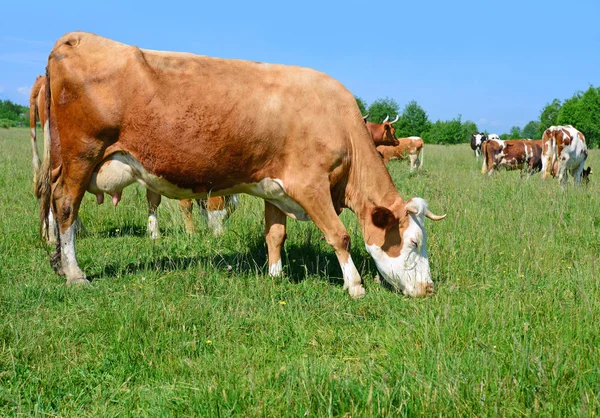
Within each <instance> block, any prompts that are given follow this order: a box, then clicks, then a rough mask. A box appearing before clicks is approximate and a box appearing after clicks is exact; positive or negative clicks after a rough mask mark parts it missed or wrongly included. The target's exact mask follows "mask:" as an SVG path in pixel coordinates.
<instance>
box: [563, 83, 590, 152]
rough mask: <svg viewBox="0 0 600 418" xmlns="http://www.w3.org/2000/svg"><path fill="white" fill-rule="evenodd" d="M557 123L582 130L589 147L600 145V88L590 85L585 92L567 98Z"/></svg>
mask: <svg viewBox="0 0 600 418" xmlns="http://www.w3.org/2000/svg"><path fill="white" fill-rule="evenodd" d="M557 123H558V124H560V125H573V126H574V127H575V128H577V129H578V130H580V131H581V132H582V133H583V134H584V135H585V139H586V143H587V145H588V147H589V148H592V147H595V146H600V88H594V87H592V86H590V87H589V88H588V89H587V90H586V91H585V92H584V93H583V92H577V93H575V94H574V95H573V97H571V98H570V99H567V100H565V102H564V103H563V105H562V107H561V109H560V112H559V114H558V118H557Z"/></svg>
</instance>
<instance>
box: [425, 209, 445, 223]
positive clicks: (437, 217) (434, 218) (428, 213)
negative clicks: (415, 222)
mask: <svg viewBox="0 0 600 418" xmlns="http://www.w3.org/2000/svg"><path fill="white" fill-rule="evenodd" d="M425 216H426V217H428V218H429V219H431V220H432V221H441V220H442V219H444V218H445V217H446V215H445V214H444V215H441V216H440V215H434V214H433V213H432V212H431V211H430V210H429V209H427V210H426V211H425Z"/></svg>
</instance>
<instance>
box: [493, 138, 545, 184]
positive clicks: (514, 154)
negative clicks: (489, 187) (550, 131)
mask: <svg viewBox="0 0 600 418" xmlns="http://www.w3.org/2000/svg"><path fill="white" fill-rule="evenodd" d="M481 151H482V153H483V165H482V167H481V173H482V174H487V175H489V176H491V175H492V173H493V172H494V171H496V170H498V169H499V168H505V169H506V170H521V172H522V173H523V172H526V173H527V175H528V176H531V175H532V174H534V173H537V172H538V171H540V170H541V169H542V141H541V140H537V141H532V140H528V139H507V140H501V139H488V140H487V141H485V142H484V143H483V145H482V147H481Z"/></svg>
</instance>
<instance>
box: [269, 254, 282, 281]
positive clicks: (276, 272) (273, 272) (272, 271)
mask: <svg viewBox="0 0 600 418" xmlns="http://www.w3.org/2000/svg"><path fill="white" fill-rule="evenodd" d="M282 272H283V265H282V264H281V258H280V259H279V260H278V261H277V262H276V263H275V264H271V265H270V266H269V276H272V277H278V276H280V275H281V273H282Z"/></svg>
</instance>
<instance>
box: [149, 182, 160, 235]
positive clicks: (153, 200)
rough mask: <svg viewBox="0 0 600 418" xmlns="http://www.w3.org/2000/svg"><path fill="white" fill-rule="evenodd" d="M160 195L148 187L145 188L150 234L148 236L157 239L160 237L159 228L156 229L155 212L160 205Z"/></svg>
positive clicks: (156, 219) (156, 218) (156, 217)
mask: <svg viewBox="0 0 600 418" xmlns="http://www.w3.org/2000/svg"><path fill="white" fill-rule="evenodd" d="M161 198H162V196H161V195H159V194H158V193H155V192H153V191H152V190H150V189H146V200H147V201H148V226H147V230H148V234H150V238H152V239H158V238H160V230H159V229H158V216H157V215H156V212H157V210H158V206H159V205H160V201H161Z"/></svg>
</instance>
